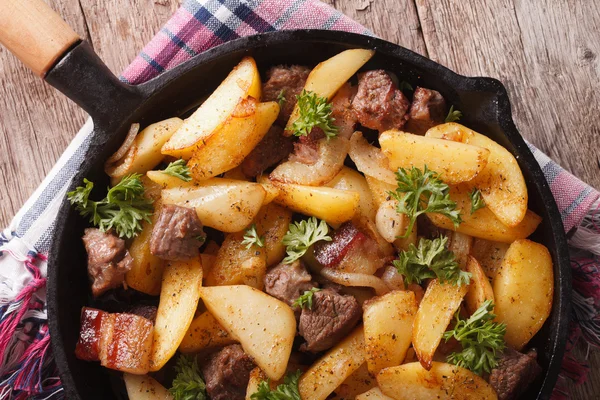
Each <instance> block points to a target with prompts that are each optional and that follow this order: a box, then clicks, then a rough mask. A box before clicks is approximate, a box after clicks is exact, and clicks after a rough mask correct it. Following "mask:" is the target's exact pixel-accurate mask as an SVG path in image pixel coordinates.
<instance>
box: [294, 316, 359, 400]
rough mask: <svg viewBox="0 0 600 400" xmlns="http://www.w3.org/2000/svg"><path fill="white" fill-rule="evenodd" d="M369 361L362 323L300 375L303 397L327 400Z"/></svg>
mask: <svg viewBox="0 0 600 400" xmlns="http://www.w3.org/2000/svg"><path fill="white" fill-rule="evenodd" d="M364 362H365V339H364V333H363V328H362V326H359V327H358V328H356V329H354V331H352V333H350V335H348V336H347V337H346V338H345V339H344V340H342V341H341V342H340V343H338V344H337V345H336V346H335V347H334V348H332V349H331V350H329V351H328V352H327V353H326V354H325V355H324V356H323V357H321V358H320V359H319V360H317V361H315V362H314V363H313V364H312V365H311V367H310V368H309V369H308V370H307V371H306V372H305V373H304V374H303V375H302V376H301V377H300V381H299V384H298V389H299V391H300V397H301V398H303V399H311V400H325V399H326V398H327V397H328V396H329V395H330V394H331V393H333V392H334V391H335V389H336V388H337V387H338V386H340V385H341V384H342V382H344V381H345V380H346V378H348V377H349V376H350V375H352V373H353V372H354V371H356V370H357V369H358V368H359V367H360V366H361V365H362V364H363V363H364Z"/></svg>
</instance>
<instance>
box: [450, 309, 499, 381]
mask: <svg viewBox="0 0 600 400" xmlns="http://www.w3.org/2000/svg"><path fill="white" fill-rule="evenodd" d="M493 310H494V304H493V303H492V301H491V300H486V301H485V302H484V303H483V304H482V305H481V307H479V308H478V309H477V311H475V312H474V313H473V315H471V317H469V319H467V320H464V319H461V318H460V315H459V313H458V312H457V313H456V324H455V325H454V329H452V330H450V331H446V332H445V333H444V339H446V341H448V340H450V338H455V339H456V340H458V342H459V343H460V344H461V345H462V348H463V349H462V351H460V352H454V353H452V354H450V355H448V362H449V363H451V364H454V365H458V366H459V367H463V368H467V369H469V370H471V371H473V372H475V373H476V374H478V375H481V374H482V373H483V372H487V373H490V372H491V371H492V369H493V368H495V367H497V366H498V359H499V358H500V353H501V352H502V351H503V350H504V348H505V347H506V344H505V342H504V334H505V333H506V324H503V323H498V322H493V320H494V318H495V317H496V315H494V313H493V312H492V311H493Z"/></svg>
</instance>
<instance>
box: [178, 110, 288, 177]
mask: <svg viewBox="0 0 600 400" xmlns="http://www.w3.org/2000/svg"><path fill="white" fill-rule="evenodd" d="M251 108H253V109H251V110H249V114H248V115H244V116H242V117H239V118H236V117H231V118H230V119H229V120H227V121H226V122H225V124H224V125H223V126H222V127H221V128H220V129H219V130H217V131H216V132H215V133H214V134H212V135H211V136H210V137H208V138H206V139H203V140H202V145H198V146H197V148H196V149H195V150H194V151H193V153H192V157H191V158H190V160H189V161H188V167H189V168H190V172H191V174H192V176H193V177H194V178H195V179H196V180H198V181H202V180H205V179H208V178H212V177H214V176H217V175H220V174H222V173H223V172H226V171H229V170H230V169H233V168H235V167H237V166H238V165H240V164H241V163H242V161H244V158H246V156H247V155H248V154H250V152H251V151H252V150H253V149H254V147H255V146H256V145H257V144H258V142H260V141H261V140H262V138H263V137H264V136H265V134H266V133H267V131H268V130H269V128H271V125H273V122H274V121H275V119H277V115H278V114H279V105H278V104H277V103H276V102H274V101H271V102H268V103H260V104H257V105H254V106H253V107H251Z"/></svg>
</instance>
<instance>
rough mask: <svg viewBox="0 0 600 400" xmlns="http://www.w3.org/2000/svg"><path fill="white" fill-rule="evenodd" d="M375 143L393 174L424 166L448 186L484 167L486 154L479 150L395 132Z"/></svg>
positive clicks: (462, 144) (454, 143) (383, 134)
mask: <svg viewBox="0 0 600 400" xmlns="http://www.w3.org/2000/svg"><path fill="white" fill-rule="evenodd" d="M379 144H380V145H381V150H382V151H383V154H385V155H386V157H387V158H388V160H389V165H390V168H391V169H392V170H393V171H395V170H397V169H398V168H406V169H410V168H411V167H416V168H419V169H423V168H424V167H425V166H427V168H429V169H430V170H431V171H435V172H437V173H438V174H439V177H440V179H441V180H443V181H444V182H446V183H448V184H457V183H460V182H467V181H470V180H472V179H473V178H475V177H476V176H477V175H478V174H479V173H480V172H481V171H483V169H484V168H485V166H486V165H487V159H488V157H489V155H490V151H489V150H488V149H485V148H483V147H478V146H472V145H469V144H464V143H458V142H452V141H447V140H442V139H436V138H432V137H425V136H420V135H413V134H412V133H406V132H401V131H397V130H389V131H386V132H383V133H382V134H381V135H380V136H379Z"/></svg>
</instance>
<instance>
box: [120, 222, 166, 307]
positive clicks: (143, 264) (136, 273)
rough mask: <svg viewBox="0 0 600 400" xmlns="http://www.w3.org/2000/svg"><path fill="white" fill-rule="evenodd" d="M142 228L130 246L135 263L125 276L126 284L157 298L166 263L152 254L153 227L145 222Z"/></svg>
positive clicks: (130, 252)
mask: <svg viewBox="0 0 600 400" xmlns="http://www.w3.org/2000/svg"><path fill="white" fill-rule="evenodd" d="M155 215H157V213H155ZM153 219H155V217H154V218H153ZM142 226H143V229H142V231H141V232H140V234H139V235H137V236H136V237H135V238H133V241H132V242H131V246H129V254H131V257H132V258H133V262H132V264H131V269H130V270H129V271H127V273H126V274H125V282H127V285H128V286H129V287H131V288H133V289H135V290H138V291H140V292H142V293H146V294H149V295H152V296H157V295H159V294H160V285H161V278H162V274H163V269H164V261H163V260H162V259H160V258H158V257H156V256H154V255H153V254H152V253H151V252H150V236H152V227H153V225H152V224H149V223H148V222H144V223H143V224H142Z"/></svg>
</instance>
